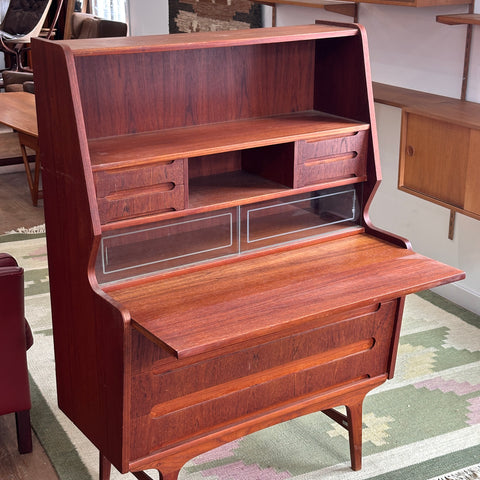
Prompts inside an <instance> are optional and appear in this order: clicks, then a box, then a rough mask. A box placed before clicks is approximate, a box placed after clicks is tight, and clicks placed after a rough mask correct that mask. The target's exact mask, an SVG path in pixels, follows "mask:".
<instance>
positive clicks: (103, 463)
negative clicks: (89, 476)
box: [100, 452, 112, 480]
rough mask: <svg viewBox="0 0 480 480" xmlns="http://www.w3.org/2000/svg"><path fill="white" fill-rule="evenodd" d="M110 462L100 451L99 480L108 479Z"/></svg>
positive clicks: (110, 467)
mask: <svg viewBox="0 0 480 480" xmlns="http://www.w3.org/2000/svg"><path fill="white" fill-rule="evenodd" d="M111 470H112V464H111V463H110V462H109V461H108V460H107V459H106V458H105V457H104V456H103V455H102V452H100V480H110V471H111Z"/></svg>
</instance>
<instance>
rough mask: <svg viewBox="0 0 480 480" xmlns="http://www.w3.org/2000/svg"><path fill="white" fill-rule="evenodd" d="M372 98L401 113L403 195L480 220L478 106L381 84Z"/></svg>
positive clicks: (376, 85)
mask: <svg viewBox="0 0 480 480" xmlns="http://www.w3.org/2000/svg"><path fill="white" fill-rule="evenodd" d="M374 92H375V93H374V96H375V101H377V102H380V103H384V104H387V105H391V106H394V107H398V108H401V109H402V129H401V137H400V167H399V177H398V187H399V189H400V190H403V191H405V192H408V193H411V194H413V195H416V196H418V197H420V198H423V199H425V200H429V201H431V202H434V203H437V204H439V205H442V206H444V207H446V208H449V209H450V210H452V211H456V212H460V213H462V214H464V215H468V216H470V217H472V218H476V219H480V195H479V194H478V192H479V191H480V162H479V160H478V152H479V151H480V150H479V148H480V105H479V104H478V103H474V102H468V101H465V100H458V99H454V98H450V97H445V96H441V95H434V94H430V93H425V92H419V91H415V90H410V89H406V88H400V87H394V86H390V85H385V84H381V83H375V84H374Z"/></svg>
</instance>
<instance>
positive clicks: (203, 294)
mask: <svg viewBox="0 0 480 480" xmlns="http://www.w3.org/2000/svg"><path fill="white" fill-rule="evenodd" d="M319 272H321V273H319ZM464 276H465V275H464V273H463V272H461V271H460V270H458V269H456V268H453V267H449V266H447V265H443V264H441V263H439V262H437V261H435V260H431V259H429V258H426V257H423V256H422V255H419V254H417V253H415V252H413V251H411V250H407V249H404V248H400V247H396V246H393V245H391V244H388V243H385V242H383V241H381V240H378V239H376V238H374V237H371V236H369V235H366V234H357V235H353V236H350V237H345V238H343V239H340V240H336V241H333V242H324V243H318V244H314V245H310V246H303V247H301V248H295V249H292V250H288V251H283V252H277V253H272V254H270V255H265V256H262V257H257V258H251V259H248V260H245V261H241V262H233V263H229V264H225V265H221V266H217V267H215V268H211V269H205V270H200V271H197V272H193V273H189V274H185V275H178V276H174V277H170V278H163V279H159V280H157V281H149V282H144V283H141V284H137V285H133V286H130V287H123V288H121V286H119V287H115V288H113V289H112V290H111V291H108V294H109V295H110V296H111V297H113V298H114V299H115V300H117V301H119V302H120V303H121V304H122V305H123V306H124V307H126V308H127V309H128V310H129V311H130V314H131V317H132V321H133V325H134V326H135V327H136V328H138V329H139V330H140V331H142V332H143V333H144V334H145V335H146V336H148V337H149V338H151V339H152V340H153V341H154V342H156V343H159V344H161V345H163V346H165V347H167V348H168V349H169V350H170V351H171V352H172V353H173V354H175V355H176V356H177V357H178V358H183V357H188V356H190V355H194V354H198V353H204V352H207V351H210V350H213V349H215V348H219V347H223V346H226V345H231V344H233V343H238V342H242V341H245V340H251V339H252V338H257V337H258V336H262V335H268V334H270V333H275V332H278V331H280V330H283V331H286V330H288V329H289V328H294V327H295V326H296V324H297V325H298V324H299V323H302V322H305V321H309V320H312V319H315V318H316V319H318V318H321V317H322V316H324V315H328V314H332V313H341V312H343V311H346V310H349V309H350V310H351V309H352V308H360V307H365V306H368V305H372V304H375V303H378V302H383V301H388V300H392V299H394V298H397V297H400V296H404V295H407V294H409V293H413V292H417V291H420V290H424V289H427V288H432V287H435V286H438V285H440V284H443V283H446V282H449V281H452V280H460V279H462V278H464Z"/></svg>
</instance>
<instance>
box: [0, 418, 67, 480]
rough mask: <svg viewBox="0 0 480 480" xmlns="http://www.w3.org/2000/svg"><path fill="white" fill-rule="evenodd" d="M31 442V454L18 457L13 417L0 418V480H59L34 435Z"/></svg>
mask: <svg viewBox="0 0 480 480" xmlns="http://www.w3.org/2000/svg"><path fill="white" fill-rule="evenodd" d="M32 440H33V451H32V453H25V454H23V455H20V453H18V450H17V434H16V430H15V415H14V414H13V413H11V414H8V415H2V416H0V479H1V480H59V477H58V475H57V474H56V472H55V470H54V469H53V467H52V465H51V463H50V460H49V459H48V457H47V455H46V453H45V452H44V450H43V448H42V446H41V445H40V443H39V442H38V440H37V438H36V437H35V435H33V438H32Z"/></svg>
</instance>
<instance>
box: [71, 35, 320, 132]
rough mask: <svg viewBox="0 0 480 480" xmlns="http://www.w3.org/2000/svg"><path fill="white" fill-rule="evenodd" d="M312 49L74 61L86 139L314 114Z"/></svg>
mask: <svg viewBox="0 0 480 480" xmlns="http://www.w3.org/2000/svg"><path fill="white" fill-rule="evenodd" d="M314 49H315V43H314V41H303V42H290V43H284V44H282V43H279V44H268V45H247V46H239V47H229V48H210V49H198V50H185V51H172V52H170V51H168V52H153V53H141V54H138V55H105V56H93V57H79V58H77V59H76V69H77V74H78V77H79V86H80V93H81V97H82V107H83V113H84V116H85V124H86V129H87V137H88V138H101V137H109V136H114V135H123V134H129V133H139V132H148V131H155V130H163V129H167V128H175V127H185V126H192V125H201V124H205V123H218V122H225V121H230V120H239V119H246V118H255V117H265V116H272V115H278V114H282V113H292V112H300V111H304V110H311V109H312V108H313V79H314V76H313V72H314ZM92 72H95V74H92ZM112 105H115V108H111V106H112Z"/></svg>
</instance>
